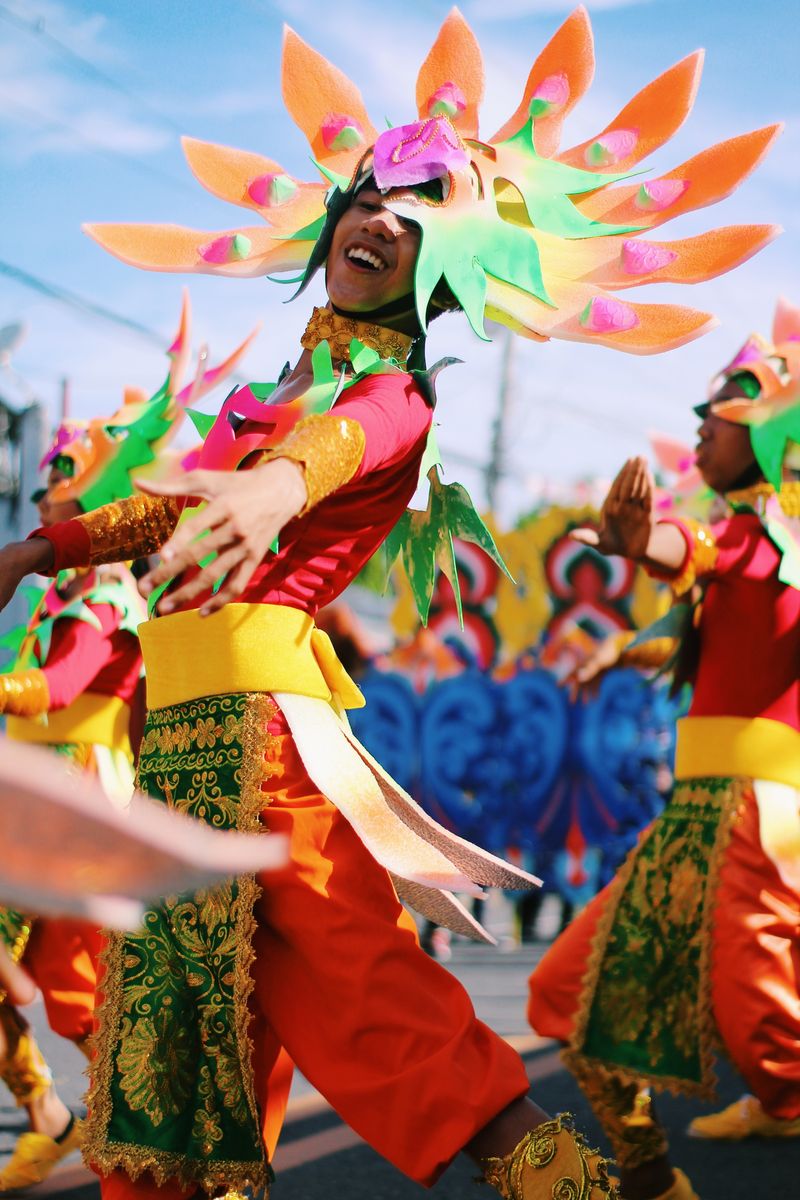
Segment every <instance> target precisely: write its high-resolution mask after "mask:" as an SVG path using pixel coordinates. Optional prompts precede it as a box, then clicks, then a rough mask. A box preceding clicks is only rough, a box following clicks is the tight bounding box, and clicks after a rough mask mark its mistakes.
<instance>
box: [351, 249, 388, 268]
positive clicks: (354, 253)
mask: <svg viewBox="0 0 800 1200" xmlns="http://www.w3.org/2000/svg"><path fill="white" fill-rule="evenodd" d="M347 257H348V258H350V259H357V260H358V261H359V262H363V263H366V264H367V266H368V267H371V268H372V270H373V271H382V270H383V268H384V266H385V265H386V264H385V263H384V262H382V261H381V259H379V258H378V256H377V254H372V253H371V252H370V251H369V250H364V249H362V247H361V246H354V247H353V249H352V250H348V252H347Z"/></svg>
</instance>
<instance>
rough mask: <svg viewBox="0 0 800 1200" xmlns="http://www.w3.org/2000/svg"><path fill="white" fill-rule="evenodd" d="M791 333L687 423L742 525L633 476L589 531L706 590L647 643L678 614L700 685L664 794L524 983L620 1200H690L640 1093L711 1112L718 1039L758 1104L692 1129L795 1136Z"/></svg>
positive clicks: (714, 393) (795, 585) (796, 496)
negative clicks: (657, 1090)
mask: <svg viewBox="0 0 800 1200" xmlns="http://www.w3.org/2000/svg"><path fill="white" fill-rule="evenodd" d="M798 334H800V314H798V313H797V312H796V311H795V310H791V309H790V308H789V307H788V306H786V305H781V306H779V310H778V315H777V318H776V325H775V330H774V342H773V343H768V342H766V341H765V340H764V339H761V338H757V337H755V336H754V337H753V338H751V339H749V341H748V342H747V344H746V345H745V347H744V348H743V349H742V351H740V353H739V354H738V355H737V356H736V358H735V359H734V360H733V362H732V363H731V365H730V366H729V367H728V368H726V370H725V371H723V372H722V374H721V375H720V376H718V377H717V379H715V381H714V383H713V385H712V389H711V399H710V400H709V401H708V402H707V403H706V404H702V405H700V406H699V408H698V410H697V411H698V414H699V415H700V416H701V417H702V425H701V426H700V432H699V436H700V442H699V446H698V450H697V465H698V468H699V470H700V472H701V474H702V476H703V478H704V480H705V481H706V483H708V485H709V486H710V487H712V488H713V489H714V490H715V491H717V492H719V493H721V494H723V495H725V496H726V498H727V500H728V502H729V504H730V505H731V506H732V508H733V515H732V516H729V517H727V518H725V519H723V520H722V521H719V522H717V523H716V524H713V525H705V524H702V523H700V522H697V521H693V520H691V519H681V518H678V517H675V518H668V519H666V520H662V521H658V522H655V520H654V516H653V511H652V481H651V479H650V476H649V472H648V470H647V468H646V466H645V464H644V461H643V460H641V459H634V460H631V461H629V462H628V463H626V465H625V467H623V469H622V471H621V472H620V474H619V475H618V476H617V478H616V480H615V481H614V483H613V485H612V487H611V490H610V492H609V494H608V496H607V498H606V501H605V504H604V506H603V511H602V515H601V521H600V529H599V532H597V533H594V532H592V531H588V530H587V531H584V532H583V534H582V540H584V541H586V542H587V543H588V544H590V545H595V546H596V547H597V548H598V549H599V550H600V551H601V552H602V553H605V554H624V555H626V556H627V557H630V558H634V559H636V560H637V561H640V562H643V563H644V564H645V565H646V566H647V567H648V568H649V569H650V570H651V571H653V572H655V573H657V574H659V575H660V576H662V577H664V578H667V579H669V581H670V583H671V586H672V589H673V592H674V593H675V595H676V596H677V597H684V598H688V597H689V595H690V593H691V592H692V591H693V589H695V588H697V589H699V592H700V594H701V598H700V599H699V601H697V600H696V599H695V602H690V603H687V604H682V605H680V606H678V607H677V608H673V610H672V612H671V614H670V617H669V618H668V619H667V621H666V622H661V623H659V626H658V627H653V634H654V635H658V634H664V633H665V632H669V631H670V630H673V631H676V629H677V620H676V618H677V617H678V615H679V614H681V613H682V618H681V620H682V625H683V636H682V639H681V650H680V656H679V659H678V664H677V674H678V676H679V677H684V678H685V677H688V678H691V680H692V682H693V684H694V693H693V699H692V704H691V708H690V710H689V716H688V717H687V718H685V719H684V720H682V721H680V722H679V727H678V744H677V755H676V767H675V778H676V783H675V787H674V790H673V793H672V798H671V800H670V802H669V804H668V805H667V807H666V809H665V810H664V812H663V814H662V815H661V816H660V817H659V818H658V819H657V820H656V821H655V822H654V824H653V825H652V826H650V828H649V829H648V830H647V831H646V832H645V833H644V835H643V836H642V838H641V840H640V843H639V845H638V846H637V847H636V849H635V850H634V851H633V852H632V853H631V855H630V856H629V858H628V860H627V861H626V863H625V864H624V866H623V867H622V868H621V869H620V871H619V872H618V873H617V876H616V878H615V880H614V881H613V882H612V883H611V884H610V885H609V886H608V887H607V888H606V889H604V891H603V892H601V893H600V894H599V895H598V896H597V897H596V899H595V900H593V901H592V902H591V903H590V904H589V905H588V907H587V908H586V909H585V910H584V912H583V913H582V914H581V915H580V916H579V917H578V918H577V920H576V921H574V922H573V924H572V925H571V926H570V927H569V929H567V931H566V932H565V933H564V934H563V935H562V936H561V937H560V938H559V939H558V940H557V941H556V942H555V943H554V945H553V946H552V947H551V949H550V950H549V951H548V952H547V954H545V956H544V958H543V959H542V961H541V963H540V964H539V965H538V967H537V968H536V970H535V971H534V973H533V975H532V976H531V981H530V988H531V993H530V1005H529V1018H530V1021H531V1024H532V1025H533V1027H534V1029H535V1030H536V1031H537V1032H538V1033H541V1034H544V1035H546V1036H550V1037H555V1038H558V1039H559V1040H560V1041H562V1042H564V1043H566V1044H567V1045H568V1047H569V1051H568V1054H567V1062H568V1064H569V1065H570V1067H571V1069H572V1070H573V1071H574V1073H575V1075H576V1078H577V1080H578V1082H579V1083H580V1085H581V1087H582V1088H583V1090H584V1091H585V1093H586V1095H587V1097H588V1099H589V1101H590V1103H591V1104H592V1106H593V1108H594V1110H595V1112H596V1114H597V1117H598V1119H599V1120H600V1122H601V1124H602V1125H603V1128H604V1129H605V1131H606V1133H607V1134H608V1137H609V1139H610V1141H611V1143H612V1145H613V1147H614V1151H615V1154H616V1156H617V1159H618V1161H619V1163H620V1166H621V1168H622V1194H623V1195H624V1196H625V1197H626V1200H645V1198H648V1200H649V1198H650V1197H655V1196H662V1197H665V1198H666V1197H669V1198H670V1200H689V1198H690V1197H692V1196H694V1192H693V1191H692V1188H691V1185H690V1184H689V1182H688V1180H687V1179H686V1177H685V1175H683V1174H682V1173H681V1172H680V1171H676V1172H675V1173H674V1175H673V1172H672V1169H671V1167H670V1165H669V1162H668V1159H667V1142H666V1137H665V1134H664V1130H663V1129H662V1127H661V1126H660V1124H659V1123H658V1120H657V1118H656V1117H655V1115H654V1113H653V1112H652V1110H651V1107H650V1104H649V1100H648V1098H647V1095H646V1093H645V1092H644V1091H643V1090H642V1089H643V1088H644V1087H645V1086H648V1085H653V1086H655V1087H669V1088H674V1089H680V1090H684V1091H686V1092H688V1093H690V1094H696V1095H703V1096H709V1095H712V1094H713V1083H714V1078H713V1068H712V1063H713V1054H714V1049H715V1045H716V1042H715V1039H716V1038H719V1039H720V1040H721V1042H722V1044H723V1045H724V1047H725V1049H726V1050H727V1052H728V1053H729V1055H730V1057H731V1058H732V1060H733V1062H734V1063H735V1065H736V1066H737V1067H738V1069H739V1071H740V1072H741V1074H742V1075H743V1076H744V1078H745V1080H746V1081H747V1084H748V1086H749V1088H750V1089H751V1090H752V1092H753V1093H754V1096H755V1097H756V1099H754V1100H753V1099H750V1100H749V1102H748V1103H747V1104H745V1105H742V1103H741V1102H738V1103H737V1105H736V1106H734V1108H733V1110H732V1111H730V1110H728V1111H726V1113H725V1114H722V1115H721V1116H717V1117H714V1118H710V1117H709V1118H698V1119H697V1120H696V1121H695V1122H694V1126H693V1132H696V1133H698V1134H699V1135H700V1136H703V1135H707V1134H706V1130H708V1129H709V1127H710V1129H711V1131H712V1133H713V1130H714V1129H715V1128H719V1126H720V1124H722V1125H725V1124H727V1125H728V1126H730V1127H733V1126H734V1125H736V1126H737V1127H738V1129H739V1131H740V1135H741V1136H744V1135H745V1134H746V1133H747V1132H753V1133H762V1134H765V1135H771V1136H776V1137H780V1136H795V1135H797V1134H798V1133H800V1054H799V1053H798V1050H800V999H798V978H797V960H796V950H795V947H796V936H797V928H798V923H799V922H800V889H798V872H797V853H798V848H800V816H799V815H798V813H799V811H800V805H799V804H798V788H799V787H800V677H799V675H798V662H800V590H798V589H800V572H799V571H798V569H797V562H798V559H797V553H798V551H797V546H798V542H797V538H798V533H800V522H798V517H800V485H798V483H797V482H794V481H792V480H791V479H788V480H787V479H785V478H784V476H785V474H786V471H787V468H786V466H785V465H784V464H785V463H791V462H793V461H796V454H797V449H796V445H795V446H793V441H794V442H795V443H796V442H798V441H800V397H798V381H799V380H800V340H798V336H797V335H798ZM793 456H794V457H793ZM645 645H646V643H645Z"/></svg>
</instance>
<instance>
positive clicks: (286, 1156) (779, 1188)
mask: <svg viewBox="0 0 800 1200" xmlns="http://www.w3.org/2000/svg"><path fill="white" fill-rule="evenodd" d="M546 917H547V914H545V918H546ZM544 923H545V925H546V924H547V920H546V919H545V922H544ZM490 924H491V922H490ZM545 948H546V947H545V946H544V945H543V944H542V943H537V944H535V945H533V946H525V947H522V948H519V947H514V946H511V945H510V944H507V945H505V946H504V945H502V944H501V947H500V948H499V949H493V948H490V947H483V946H473V945H467V944H464V943H459V944H457V945H456V946H455V947H454V953H453V959H452V961H451V962H450V963H449V964H448V969H451V970H452V971H453V972H454V974H456V975H457V976H458V978H459V979H460V980H461V981H462V983H463V984H464V985H465V987H466V988H467V989H468V991H469V992H470V994H471V996H472V998H473V1001H474V1003H475V1006H476V1009H477V1012H478V1015H479V1016H480V1017H481V1018H482V1019H483V1020H484V1021H486V1022H487V1024H489V1025H491V1026H492V1027H493V1028H494V1029H495V1030H497V1032H498V1033H500V1034H502V1035H503V1036H504V1037H507V1038H508V1039H509V1040H510V1041H511V1042H512V1043H513V1044H514V1045H515V1046H516V1047H517V1048H518V1049H519V1051H520V1052H521V1053H522V1054H523V1057H524V1059H525V1062H526V1066H527V1068H528V1074H529V1076H530V1078H531V1080H532V1084H531V1089H532V1095H533V1096H534V1097H535V1099H536V1100H537V1101H538V1102H539V1103H540V1104H541V1105H542V1106H543V1107H544V1108H547V1109H548V1110H549V1111H551V1112H560V1111H564V1110H567V1111H570V1112H573V1113H574V1114H575V1116H576V1119H577V1121H578V1124H579V1125H580V1126H581V1127H583V1128H584V1129H585V1130H586V1131H587V1133H588V1134H589V1136H590V1139H591V1140H592V1141H593V1142H594V1143H595V1144H598V1143H601V1142H602V1139H601V1136H600V1133H599V1130H598V1128H597V1126H596V1124H595V1122H594V1120H593V1118H592V1116H591V1113H590V1112H589V1111H588V1110H587V1107H586V1104H585V1103H584V1101H583V1098H582V1096H581V1094H580V1092H579V1091H578V1089H577V1088H576V1087H575V1085H574V1083H573V1082H572V1078H571V1076H570V1075H569V1074H568V1073H567V1072H566V1071H565V1070H564V1069H563V1068H562V1066H561V1063H560V1058H559V1055H558V1052H557V1049H556V1047H555V1046H554V1045H553V1044H552V1043H549V1042H546V1041H544V1040H542V1039H539V1038H536V1037H535V1036H534V1035H533V1034H532V1033H531V1031H530V1029H529V1027H528V1026H527V1024H526V1022H525V995H526V980H527V976H528V974H529V972H530V970H531V968H532V966H533V964H534V962H535V961H536V960H537V959H538V957H539V956H540V955H541V953H542V952H543V950H544V949H545ZM30 1013H31V1017H32V1021H33V1023H34V1025H35V1026H36V1029H37V1032H38V1033H39V1034H40V1037H41V1042H42V1045H43V1047H44V1048H45V1050H46V1053H47V1055H48V1059H49V1061H50V1064H51V1066H52V1068H53V1070H54V1074H55V1076H56V1081H57V1085H58V1088H59V1091H60V1092H61V1093H62V1095H63V1096H64V1098H65V1099H66V1100H67V1101H68V1102H69V1103H71V1104H74V1105H76V1106H79V1105H80V1096H81V1094H82V1091H83V1088H84V1086H85V1081H83V1080H82V1078H81V1072H82V1070H83V1063H82V1060H81V1058H80V1056H79V1055H78V1054H77V1052H76V1051H75V1050H74V1048H73V1047H72V1046H70V1045H67V1044H65V1043H63V1042H61V1041H60V1040H59V1039H57V1038H54V1037H53V1035H52V1034H50V1033H49V1031H48V1030H47V1029H46V1027H45V1026H44V1019H43V1012H42V1010H41V1005H40V1004H35V1005H33V1006H32V1008H31V1010H30ZM744 1090H745V1089H744V1087H743V1085H742V1084H741V1081H740V1080H739V1079H738V1078H737V1077H736V1076H735V1074H734V1073H733V1072H732V1071H731V1070H730V1068H728V1067H726V1066H721V1068H720V1097H721V1101H722V1102H724V1103H728V1102H730V1101H731V1100H733V1099H735V1098H736V1097H737V1096H738V1095H740V1094H741V1092H742V1091H744ZM703 1111H708V1106H707V1105H706V1106H703V1105H700V1104H698V1103H697V1102H695V1101H687V1100H684V1099H676V1098H674V1097H670V1096H666V1097H662V1098H661V1099H660V1100H659V1112H660V1114H661V1117H662V1119H663V1120H664V1122H665V1124H666V1125H667V1127H668V1130H669V1133H670V1140H671V1144H672V1149H673V1157H674V1160H675V1162H676V1163H678V1164H679V1165H680V1166H682V1167H683V1169H684V1170H685V1171H686V1172H687V1174H688V1175H689V1177H690V1179H691V1180H692V1182H693V1184H694V1186H695V1188H696V1190H697V1192H698V1195H699V1196H700V1197H701V1200H772V1198H773V1197H774V1198H775V1200H778V1198H780V1200H800V1139H796V1140H792V1141H786V1142H774V1141H773V1142H764V1141H760V1142H759V1141H748V1142H744V1143H738V1144H735V1145H732V1144H723V1143H712V1142H705V1141H699V1140H697V1139H692V1138H689V1137H687V1136H686V1134H685V1132H684V1131H685V1128H686V1125H687V1123H688V1121H689V1119H690V1118H691V1117H692V1116H693V1115H695V1114H696V1113H699V1112H703ZM22 1128H23V1121H22V1120H21V1118H20V1114H19V1113H18V1112H17V1110H16V1109H15V1108H14V1107H13V1106H12V1104H11V1103H10V1101H9V1100H8V1099H7V1098H6V1097H4V1096H3V1097H0V1162H2V1161H3V1160H4V1159H5V1157H6V1156H7V1154H8V1152H9V1151H10V1148H11V1146H12V1145H13V1142H14V1138H15V1137H16V1135H17V1133H18V1132H19V1131H20V1130H21V1129H22ZM431 1137H433V1138H435V1137H436V1130H435V1129H432V1130H431ZM606 1149H607V1147H606ZM274 1165H275V1170H276V1174H277V1180H276V1182H275V1184H274V1186H273V1189H272V1192H271V1200H339V1198H341V1200H422V1198H423V1197H425V1196H429V1197H430V1198H431V1200H457V1198H458V1200H469V1198H471V1197H473V1196H474V1197H475V1198H476V1200H480V1198H481V1197H485V1200H489V1196H490V1192H489V1189H488V1188H477V1187H476V1185H475V1183H474V1179H475V1174H476V1171H475V1168H474V1166H473V1165H472V1164H471V1163H470V1162H468V1161H467V1160H466V1159H464V1160H458V1161H457V1162H456V1163H454V1164H453V1166H452V1167H451V1168H450V1169H449V1170H448V1171H447V1172H446V1173H445V1175H443V1176H442V1178H441V1179H440V1180H439V1181H438V1183H437V1184H436V1185H435V1186H434V1187H433V1188H432V1189H431V1190H430V1191H426V1190H425V1189H423V1188H421V1187H419V1186H417V1185H416V1184H414V1183H410V1182H409V1181H408V1180H407V1179H405V1178H404V1177H403V1176H402V1175H400V1174H399V1172H398V1171H396V1170H395V1169H394V1168H393V1167H390V1166H389V1165H388V1164H386V1163H385V1162H383V1161H382V1159H380V1158H379V1156H378V1155H377V1154H375V1153H374V1151H372V1150H371V1149H370V1148H369V1147H368V1146H365V1145H364V1143H363V1142H362V1141H361V1140H360V1139H359V1138H358V1137H357V1136H356V1135H355V1134H354V1133H352V1131H351V1130H350V1129H348V1128H347V1126H345V1125H343V1124H342V1123H341V1121H340V1120H339V1119H338V1117H337V1116H336V1114H335V1113H334V1112H333V1111H332V1110H331V1109H330V1108H329V1107H328V1105H327V1104H326V1103H325V1101H324V1100H323V1099H322V1097H321V1096H319V1095H318V1093H316V1092H315V1091H314V1090H313V1088H311V1086H310V1085H309V1084H308V1083H307V1082H306V1081H305V1080H302V1079H300V1080H296V1082H295V1086H294V1088H293V1092H292V1099H291V1101H290V1108H289V1114H288V1120H287V1123H286V1128H285V1132H284V1136H283V1139H282V1141H281V1145H280V1147H279V1149H278V1153H277V1156H276V1161H275V1164H274ZM26 1194H28V1195H31V1196H34V1197H36V1198H37V1200H38V1198H39V1197H45V1196H50V1197H56V1196H60V1197H64V1200H99V1195H100V1192H99V1188H98V1187H97V1184H96V1183H95V1182H94V1180H93V1177H92V1176H91V1175H90V1174H89V1173H88V1172H87V1171H86V1169H85V1168H84V1167H83V1166H82V1164H81V1162H80V1159H79V1157H77V1156H74V1157H73V1158H71V1159H69V1160H67V1162H66V1163H65V1164H63V1165H61V1166H60V1167H59V1169H58V1170H57V1172H56V1173H55V1174H54V1176H52V1177H51V1179H50V1180H49V1181H48V1182H47V1183H45V1184H43V1185H41V1186H40V1187H38V1188H36V1189H34V1190H33V1191H31V1192H29V1193H26ZM491 1194H492V1195H494V1193H493V1192H492V1193H491Z"/></svg>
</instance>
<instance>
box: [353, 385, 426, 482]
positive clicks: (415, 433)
mask: <svg viewBox="0 0 800 1200" xmlns="http://www.w3.org/2000/svg"><path fill="white" fill-rule="evenodd" d="M333 411H334V412H335V413H337V414H340V415H341V416H343V417H349V418H350V419H351V420H352V421H358V423H359V425H360V426H361V428H362V429H363V430H364V437H365V439H366V441H365V446H364V457H363V458H362V460H361V463H360V465H359V467H358V470H357V471H356V473H355V475H354V476H353V478H354V479H360V478H362V477H363V476H364V475H369V474H371V473H372V472H373V471H377V470H380V469H382V468H383V467H390V466H393V465H394V464H395V463H398V462H402V461H403V459H404V458H405V457H406V456H407V455H408V454H409V453H410V452H411V450H413V449H414V447H415V446H416V445H417V444H418V443H419V441H420V439H421V438H423V437H426V436H427V433H428V430H429V429H430V427H431V421H432V419H433V412H432V410H431V408H430V407H429V405H428V403H427V402H426V400H425V397H424V396H423V394H422V392H421V391H420V389H419V388H418V387H417V385H416V384H415V383H414V380H413V379H412V378H411V376H410V375H399V374H398V375H368V376H367V377H366V378H365V379H362V380H359V382H358V383H355V384H353V386H352V387H351V388H348V389H347V391H346V392H345V393H344V395H343V396H342V398H341V400H339V402H338V403H337V404H336V406H335V408H334V410H333Z"/></svg>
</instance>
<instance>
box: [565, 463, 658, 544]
mask: <svg viewBox="0 0 800 1200" xmlns="http://www.w3.org/2000/svg"><path fill="white" fill-rule="evenodd" d="M653 524H654V521H653V479H652V476H651V474H650V470H649V468H648V466H647V463H646V461H645V459H643V458H629V459H628V461H627V462H626V463H625V466H624V467H623V468H622V470H621V471H620V472H619V474H618V475H617V477H616V479H615V480H614V482H613V483H612V484H611V487H610V488H609V491H608V495H607V496H606V498H605V500H604V501H603V507H602V509H601V510H600V528H599V529H573V531H572V533H571V535H570V536H571V537H573V538H574V539H575V541H576V542H583V543H584V544H585V545H587V546H592V547H594V549H595V550H599V551H600V553H601V554H620V555H622V556H623V558H634V559H639V558H644V557H645V556H646V554H647V548H648V543H649V541H650V535H651V533H652V531H653Z"/></svg>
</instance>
